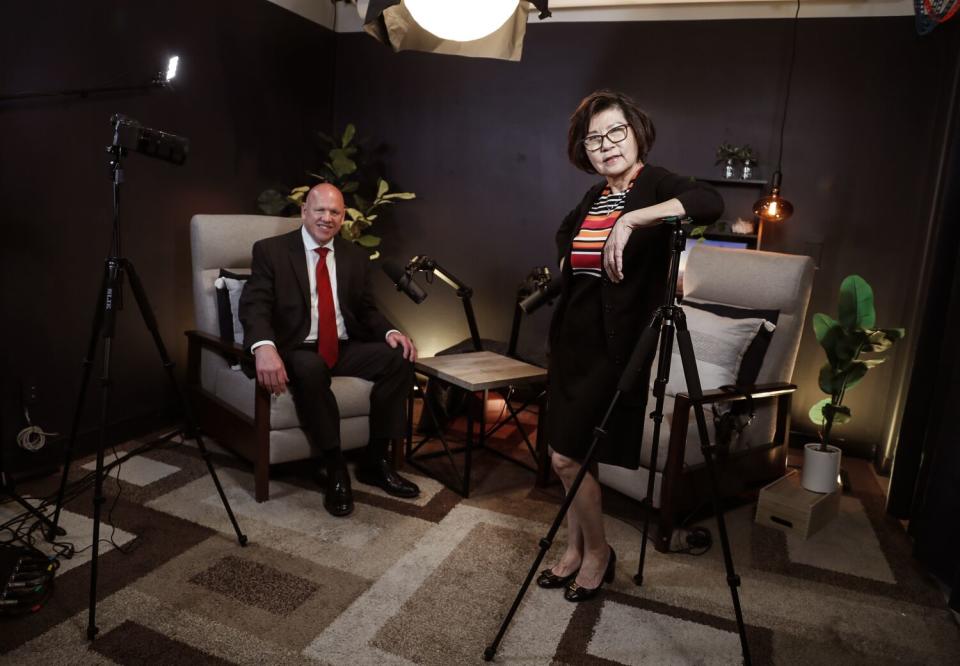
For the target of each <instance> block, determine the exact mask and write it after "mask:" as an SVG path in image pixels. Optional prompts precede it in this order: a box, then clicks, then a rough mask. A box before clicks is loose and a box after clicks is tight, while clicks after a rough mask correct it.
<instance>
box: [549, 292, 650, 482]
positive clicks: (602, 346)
mask: <svg viewBox="0 0 960 666" xmlns="http://www.w3.org/2000/svg"><path fill="white" fill-rule="evenodd" d="M600 292H601V282H600V279H599V278H596V277H593V276H590V275H574V276H573V277H572V284H571V285H570V290H569V292H568V302H567V304H566V308H565V310H564V316H563V319H562V320H561V321H560V322H559V327H558V330H557V332H556V335H555V337H554V341H553V347H552V349H551V353H550V366H549V379H548V390H549V393H548V396H549V409H548V411H547V437H548V439H547V441H548V442H549V444H550V448H552V449H553V450H554V451H556V452H557V453H560V454H562V455H565V456H567V457H570V458H574V459H576V460H582V459H583V458H584V457H585V456H586V453H587V451H588V449H589V448H590V444H591V442H592V441H593V436H594V433H593V431H594V428H595V427H596V426H598V425H600V422H601V421H602V420H603V416H604V414H606V412H607V409H608V408H609V406H610V402H611V400H612V399H613V396H614V394H615V393H616V390H617V384H618V383H619V381H620V376H621V374H622V372H623V369H624V366H623V365H622V364H618V363H615V362H614V361H613V360H612V359H611V358H610V353H609V351H608V346H607V333H606V332H605V331H604V327H603V312H602V309H603V305H602V301H601V297H600ZM645 365H646V368H645V371H644V372H643V376H642V377H641V380H640V381H638V382H637V383H636V385H635V386H636V387H637V388H636V389H635V390H633V391H631V392H629V393H623V394H621V396H620V398H619V399H618V401H617V407H616V409H615V410H614V412H613V414H611V416H610V420H609V421H608V422H607V427H606V430H607V432H608V433H609V434H608V436H607V437H605V438H603V439H602V440H601V441H600V443H599V444H598V451H597V454H596V455H595V456H594V458H593V460H594V462H600V463H606V464H608V465H617V466H619V467H627V468H630V469H637V468H638V467H639V466H640V447H641V444H642V438H643V426H644V422H645V420H646V403H647V392H648V383H649V372H650V365H649V363H647V364H645Z"/></svg>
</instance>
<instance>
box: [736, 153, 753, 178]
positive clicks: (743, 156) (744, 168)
mask: <svg viewBox="0 0 960 666" xmlns="http://www.w3.org/2000/svg"><path fill="white" fill-rule="evenodd" d="M737 157H738V159H739V161H740V164H741V170H740V178H742V179H743V180H750V179H751V178H753V176H754V169H756V167H757V154H756V153H755V152H753V148H752V147H751V146H750V144H747V145H745V146H741V147H740V148H739V149H737Z"/></svg>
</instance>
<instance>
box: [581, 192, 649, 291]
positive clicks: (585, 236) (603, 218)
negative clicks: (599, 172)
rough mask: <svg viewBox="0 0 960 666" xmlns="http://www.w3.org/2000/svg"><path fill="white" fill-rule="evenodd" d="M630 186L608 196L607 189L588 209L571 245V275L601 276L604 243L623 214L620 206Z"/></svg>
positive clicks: (609, 193)
mask: <svg viewBox="0 0 960 666" xmlns="http://www.w3.org/2000/svg"><path fill="white" fill-rule="evenodd" d="M633 182H634V181H630V184H629V185H628V186H627V189H625V190H624V191H623V192H611V191H610V186H609V185H608V186H607V187H605V188H603V192H601V193H600V196H599V197H597V200H596V201H594V202H593V205H592V206H590V210H589V211H587V216H586V217H585V218H583V224H582V225H580V230H579V231H577V235H576V236H574V237H573V242H572V243H571V245H570V267H571V269H573V273H574V275H590V276H593V277H600V276H601V275H603V268H602V264H601V261H602V258H603V244H604V243H606V242H607V236H609V235H610V230H611V229H613V225H614V224H616V222H617V219H618V218H619V217H620V214H621V213H622V212H623V203H624V200H625V199H626V198H627V193H628V192H629V191H630V188H632V187H633Z"/></svg>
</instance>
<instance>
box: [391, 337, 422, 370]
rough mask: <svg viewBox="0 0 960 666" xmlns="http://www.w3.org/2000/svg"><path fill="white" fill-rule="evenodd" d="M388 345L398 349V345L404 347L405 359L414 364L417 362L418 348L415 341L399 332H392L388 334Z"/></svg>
mask: <svg viewBox="0 0 960 666" xmlns="http://www.w3.org/2000/svg"><path fill="white" fill-rule="evenodd" d="M387 344H388V345H390V346H391V347H393V348H394V349H396V348H397V345H400V346H401V347H403V358H405V359H406V360H408V361H410V362H411V363H414V362H415V361H416V360H417V348H416V347H415V346H414V344H413V340H411V339H410V338H408V337H407V336H405V335H404V334H403V333H400V332H399V331H391V332H390V333H389V334H387Z"/></svg>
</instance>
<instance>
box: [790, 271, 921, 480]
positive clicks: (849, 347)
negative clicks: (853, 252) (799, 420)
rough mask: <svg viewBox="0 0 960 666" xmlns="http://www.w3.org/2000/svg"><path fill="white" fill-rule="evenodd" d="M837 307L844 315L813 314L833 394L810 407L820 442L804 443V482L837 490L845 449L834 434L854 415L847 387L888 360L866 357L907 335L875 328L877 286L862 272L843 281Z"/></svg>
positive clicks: (826, 386) (825, 384) (823, 379)
mask: <svg viewBox="0 0 960 666" xmlns="http://www.w3.org/2000/svg"><path fill="white" fill-rule="evenodd" d="M838 310H839V312H838V315H839V319H833V318H832V317H829V316H827V315H825V314H823V313H820V312H818V313H817V314H815V315H814V316H813V330H814V333H816V335H817V342H819V343H820V346H821V347H823V349H824V351H825V352H826V354H827V362H826V363H825V364H824V365H823V367H822V368H820V376H819V384H820V390H821V391H823V392H824V393H826V394H827V395H828V396H830V397H829V398H824V399H823V400H820V401H819V402H818V403H817V404H815V405H814V406H813V407H811V408H810V420H811V421H813V422H814V423H815V424H817V426H818V427H819V428H820V442H819V443H818V442H811V443H810V444H807V445H806V446H805V447H804V451H803V474H802V476H801V484H802V485H803V487H804V488H806V489H807V490H812V491H813V492H817V493H830V492H833V491H834V490H836V488H837V475H838V474H839V473H840V449H839V448H837V447H836V446H831V445H830V433H831V431H832V430H833V427H834V426H835V425H842V424H844V423H847V422H848V421H849V420H850V419H851V417H852V416H853V414H852V413H851V411H850V408H849V407H848V406H846V405H844V404H843V399H844V398H845V397H846V394H847V391H849V390H850V389H852V388H853V387H854V386H856V385H857V384H859V383H860V381H861V380H862V379H863V377H864V375H866V374H867V371H868V370H870V368H873V367H876V366H878V365H880V364H881V363H883V361H884V360H885V359H882V358H876V357H874V358H863V355H864V354H878V353H882V352H885V351H887V350H888V349H890V347H892V346H893V345H894V344H895V343H896V342H897V341H898V340H901V339H902V338H903V336H904V334H905V331H904V329H902V328H879V329H878V328H876V323H877V313H876V309H875V308H874V304H873V289H871V288H870V285H869V284H867V281H866V280H864V279H863V278H862V277H860V276H859V275H850V276H847V277H846V278H845V279H844V280H843V282H842V283H841V284H840V303H839V306H838Z"/></svg>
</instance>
